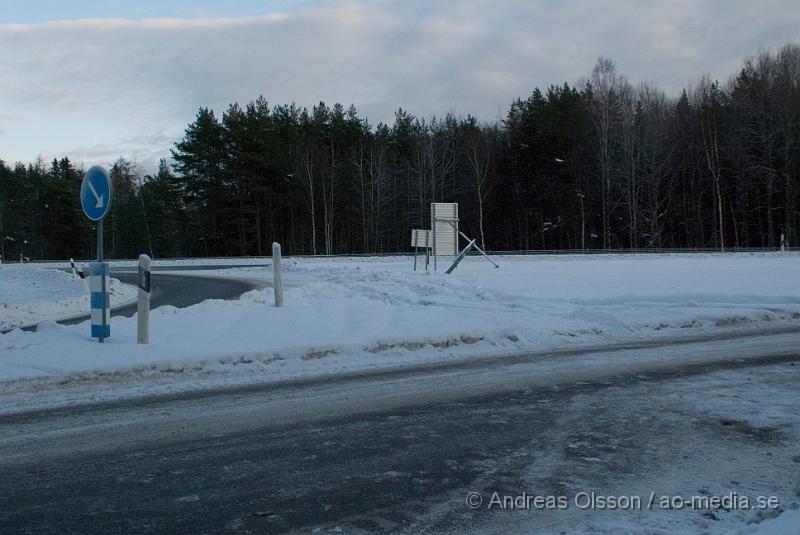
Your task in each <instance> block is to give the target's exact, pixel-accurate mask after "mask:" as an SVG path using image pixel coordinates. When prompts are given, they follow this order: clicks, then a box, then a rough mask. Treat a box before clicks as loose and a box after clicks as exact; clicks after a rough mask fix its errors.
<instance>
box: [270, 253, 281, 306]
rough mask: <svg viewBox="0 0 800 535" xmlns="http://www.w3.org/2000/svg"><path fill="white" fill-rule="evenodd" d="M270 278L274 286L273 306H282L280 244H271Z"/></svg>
mask: <svg viewBox="0 0 800 535" xmlns="http://www.w3.org/2000/svg"><path fill="white" fill-rule="evenodd" d="M272 277H273V283H274V284H273V286H275V306H276V307H282V306H283V279H282V277H281V244H280V243H278V242H273V244H272Z"/></svg>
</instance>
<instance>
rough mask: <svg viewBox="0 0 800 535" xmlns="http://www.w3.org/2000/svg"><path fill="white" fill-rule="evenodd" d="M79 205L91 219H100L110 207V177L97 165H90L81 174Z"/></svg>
mask: <svg viewBox="0 0 800 535" xmlns="http://www.w3.org/2000/svg"><path fill="white" fill-rule="evenodd" d="M81 206H82V207H83V213H84V214H86V217H88V218H89V219H91V220H92V221H100V220H101V219H103V218H104V217H105V216H106V215H107V214H108V211H109V210H110V209H111V178H110V177H109V176H108V172H107V171H106V170H105V169H103V168H102V167H100V166H99V165H95V166H93V167H90V168H89V170H88V171H86V174H85V175H84V176H83V184H81Z"/></svg>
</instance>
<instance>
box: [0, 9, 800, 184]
mask: <svg viewBox="0 0 800 535" xmlns="http://www.w3.org/2000/svg"><path fill="white" fill-rule="evenodd" d="M788 41H794V42H798V41H800V4H798V3H797V0H760V1H749V0H705V1H704V0H659V1H651V0H574V1H566V0H565V1H557V0H507V1H502V0H492V1H485V0H452V1H451V0H441V1H433V0H401V1H392V0H376V1H372V2H367V1H349V2H330V1H325V0H314V1H312V0H305V1H303V0H301V1H288V0H285V1H280V0H274V1H269V0H229V1H225V2H222V1H211V0H171V1H169V2H165V1H163V0H146V1H140V2H134V1H123V0H71V1H69V2H64V1H63V0H41V1H37V0H27V1H24V2H23V1H18V0H0V159H3V160H5V161H6V162H14V161H25V162H28V161H32V160H34V159H35V158H36V157H37V156H39V155H41V156H42V157H44V158H45V159H47V160H49V159H51V158H53V157H60V156H64V155H66V156H69V157H70V158H71V159H73V160H74V161H76V162H78V163H84V164H85V165H90V164H94V163H101V164H107V163H109V162H111V161H113V160H114V159H116V158H117V157H119V156H124V157H127V158H130V159H134V160H136V161H137V162H139V163H140V164H141V165H142V166H143V167H144V168H146V169H151V168H152V166H153V165H154V163H155V162H156V161H157V160H158V158H159V157H166V156H168V155H169V148H170V147H171V145H172V143H174V141H175V140H177V139H179V138H180V137H181V135H182V133H183V129H184V128H185V127H186V125H187V124H188V123H189V122H190V121H192V120H193V118H194V115H195V113H196V111H197V108H198V107H200V106H209V107H212V108H213V109H215V110H216V111H217V112H220V113H221V112H222V111H223V110H224V109H225V108H226V107H227V105H228V104H229V103H231V102H233V101H238V102H242V103H244V102H247V101H250V100H252V99H254V98H256V97H257V96H258V95H260V94H263V95H264V96H265V97H266V98H267V99H268V100H269V101H270V102H272V103H286V102H291V101H295V102H297V103H298V104H300V105H309V106H310V105H313V104H314V103H316V102H318V101H320V100H324V101H326V102H327V103H329V104H330V103H333V102H336V101H339V102H342V103H344V104H345V105H348V104H350V103H354V104H355V105H356V107H357V108H358V109H359V110H360V111H361V112H362V114H364V115H366V116H367V117H368V118H369V120H370V121H371V122H372V123H373V124H374V123H376V122H378V121H391V119H392V117H393V112H394V110H395V109H397V107H398V106H402V107H403V108H406V109H408V110H409V111H411V112H412V113H414V114H416V115H421V116H426V117H429V116H431V115H433V114H436V115H442V114H444V113H446V112H448V111H454V112H455V113H456V114H466V113H472V114H473V115H477V116H478V117H479V118H481V119H485V120H492V119H495V118H497V117H498V116H502V115H504V114H505V112H506V110H507V107H508V104H509V102H510V101H511V100H512V99H513V98H515V97H518V96H523V97H524V96H527V95H529V94H530V92H531V90H532V89H533V88H534V87H536V86H540V87H544V86H547V85H549V84H552V83H563V82H564V81H566V82H569V83H576V82H577V81H578V80H579V79H580V78H581V77H583V76H586V75H588V74H589V72H590V71H591V69H592V66H593V65H594V63H595V62H596V60H597V58H598V57H599V56H601V55H603V56H607V57H610V58H612V59H613V60H614V61H615V62H616V63H617V66H618V68H619V70H620V71H621V72H622V73H623V74H625V75H626V76H627V77H628V78H629V79H631V80H632V81H634V82H636V81H640V80H651V81H653V82H655V83H657V84H658V85H659V86H661V87H662V88H663V89H664V90H666V91H667V92H668V93H670V94H676V93H677V92H679V91H680V89H681V88H682V87H684V86H686V85H688V84H690V83H691V82H692V81H693V80H695V79H696V78H697V77H698V76H699V75H700V74H703V73H708V74H710V75H711V76H712V77H714V78H718V79H720V80H724V79H727V78H728V77H729V76H730V75H731V74H733V73H735V72H736V70H737V69H738V68H739V66H740V64H741V61H742V59H743V58H744V57H745V56H747V55H751V54H753V53H755V52H757V51H759V50H765V49H774V48H776V47H779V46H780V45H782V44H784V43H786V42H788Z"/></svg>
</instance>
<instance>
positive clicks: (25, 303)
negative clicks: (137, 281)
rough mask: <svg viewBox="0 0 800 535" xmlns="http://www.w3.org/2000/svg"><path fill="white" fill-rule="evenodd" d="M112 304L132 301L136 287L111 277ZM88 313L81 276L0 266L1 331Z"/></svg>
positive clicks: (13, 266)
mask: <svg viewBox="0 0 800 535" xmlns="http://www.w3.org/2000/svg"><path fill="white" fill-rule="evenodd" d="M109 292H110V293H111V300H112V304H117V303H124V302H126V301H130V300H131V299H133V298H134V297H135V295H136V290H135V289H134V288H132V287H130V286H127V285H125V284H122V283H120V282H119V281H118V280H117V279H111V280H110V286H109ZM88 312H89V295H88V294H87V292H86V290H85V288H84V286H83V283H82V282H81V280H80V279H79V278H78V277H73V276H72V274H70V273H67V272H64V271H61V270H59V269H52V268H43V267H40V266H37V265H33V264H3V265H0V331H1V330H5V329H8V328H11V327H19V326H22V325H29V324H32V323H37V322H39V321H41V320H53V319H60V318H65V317H69V316H75V315H78V314H86V313H88Z"/></svg>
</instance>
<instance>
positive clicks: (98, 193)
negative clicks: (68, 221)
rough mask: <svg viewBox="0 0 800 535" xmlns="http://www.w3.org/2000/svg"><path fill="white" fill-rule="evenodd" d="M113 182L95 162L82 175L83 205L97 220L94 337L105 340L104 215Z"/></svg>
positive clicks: (92, 285)
mask: <svg viewBox="0 0 800 535" xmlns="http://www.w3.org/2000/svg"><path fill="white" fill-rule="evenodd" d="M111 196H112V186H111V177H109V175H108V172H107V171H106V170H105V169H103V168H102V167H100V166H99V165H95V166H93V167H90V168H89V170H88V171H86V174H85V175H84V176H83V183H81V207H82V208H83V213H84V214H85V215H86V217H87V218H89V220H90V221H94V222H96V223H97V262H96V263H94V264H93V265H92V266H90V272H91V275H90V281H89V288H90V290H91V308H92V337H95V338H98V339H99V340H100V343H101V344H102V343H103V342H104V341H105V339H106V338H107V337H108V336H110V335H111V326H110V325H109V316H110V309H111V305H110V302H109V301H110V300H109V295H108V271H109V269H108V264H107V263H105V262H103V219H104V218H105V217H106V216H107V215H108V212H109V210H111Z"/></svg>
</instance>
